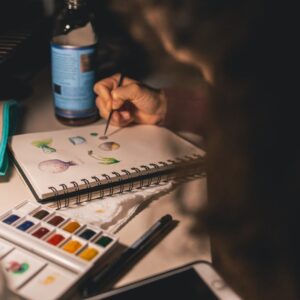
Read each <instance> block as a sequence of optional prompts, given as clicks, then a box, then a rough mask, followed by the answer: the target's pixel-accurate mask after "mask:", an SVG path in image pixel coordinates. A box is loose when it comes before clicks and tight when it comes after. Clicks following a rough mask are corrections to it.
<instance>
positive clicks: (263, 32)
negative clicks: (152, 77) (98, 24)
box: [95, 0, 300, 299]
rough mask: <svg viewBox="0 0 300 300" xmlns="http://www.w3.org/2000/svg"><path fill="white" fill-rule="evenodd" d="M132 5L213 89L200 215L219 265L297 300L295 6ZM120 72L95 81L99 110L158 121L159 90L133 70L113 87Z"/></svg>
mask: <svg viewBox="0 0 300 300" xmlns="http://www.w3.org/2000/svg"><path fill="white" fill-rule="evenodd" d="M137 5H140V9H139V10H138V11H143V12H144V15H145V17H146V18H147V20H148V22H149V23H150V24H152V26H153V28H154V29H155V30H156V32H157V34H158V35H159V36H160V39H161V41H162V43H163V45H164V47H165V48H166V49H167V51H168V52H169V53H170V54H171V55H173V56H174V57H175V58H176V59H178V60H180V61H182V62H186V63H189V64H192V65H194V66H195V67H197V68H198V69H199V72H201V73H202V74H203V76H204V77H205V79H206V81H207V82H208V85H209V87H210V99H209V111H208V114H209V116H208V118H207V124H206V127H207V141H206V143H207V149H206V150H207V157H206V168H207V180H208V206H207V208H206V210H205V211H204V212H202V213H201V214H200V215H199V217H198V220H197V222H198V228H199V229H200V228H203V224H206V226H207V228H208V230H209V232H210V235H211V241H212V250H213V262H214V264H215V266H216V268H217V269H218V270H219V272H220V273H221V274H222V275H223V276H224V278H225V279H226V280H227V281H228V283H229V284H230V285H231V286H232V287H233V288H235V289H236V290H237V291H238V292H239V293H240V295H241V296H242V297H244V298H246V299H300V268H299V267H300V255H299V253H300V251H299V250H300V249H299V245H300V243H299V236H300V235H299V233H298V228H299V225H300V224H299V222H300V221H299V220H300V219H299V216H298V212H299V210H298V203H299V201H300V200H299V187H300V183H299V182H300V181H299V179H300V178H299V170H300V166H299V153H300V152H299V141H298V136H299V134H298V130H297V128H298V127H299V125H298V119H299V117H298V115H299V110H298V109H297V102H298V101H299V96H298V94H299V91H298V87H299V83H298V82H297V81H296V80H297V76H293V74H294V72H293V71H294V70H298V66H296V58H297V57H298V56H299V53H297V52H296V48H297V47H296V45H295V44H296V40H297V37H298V36H299V34H298V33H297V31H296V30H298V29H297V28H299V24H296V23H299V21H297V20H299V18H297V17H295V16H292V14H293V12H297V11H298V10H297V9H296V8H295V7H294V5H295V4H292V2H291V1H287V2H284V3H282V2H280V3H277V2H276V1H266V0H245V1H239V0H227V1H222V0H188V1H184V0H177V1H175V0H173V1H172V0H159V1H156V0H144V1H143V0H139V1H137ZM118 76H119V75H118V74H117V75H115V76H112V77H111V78H107V79H104V80H102V81H100V82H98V83H97V84H96V85H95V92H96V93H97V94H98V97H97V100H96V101H97V106H98V108H99V110H100V112H101V115H102V117H104V118H107V117H108V114H109V112H110V111H111V109H118V111H117V112H114V114H113V118H112V124H113V125H117V126H126V125H128V124H129V123H132V122H136V123H141V124H159V123H160V122H162V121H163V119H164V117H165V115H166V113H167V99H166V96H165V94H164V92H163V91H160V90H154V89H151V88H148V87H146V86H145V85H143V84H141V83H139V82H136V81H135V80H132V79H130V78H126V79H125V81H124V83H123V86H122V87H119V88H116V85H117V82H118ZM170 101H171V99H170ZM168 105H169V106H171V105H172V104H171V103H169V104H168ZM182 109H184V107H183V108H182V107H179V108H178V113H180V110H182ZM192 117H193V118H197V112H195V114H194V115H193V116H192Z"/></svg>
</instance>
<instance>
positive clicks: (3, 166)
mask: <svg viewBox="0 0 300 300" xmlns="http://www.w3.org/2000/svg"><path fill="white" fill-rule="evenodd" d="M17 107H18V102H17V101H15V100H8V101H4V102H3V103H2V116H0V122H1V123H2V132H1V133H0V139H1V140H0V176H4V175H5V174H6V171H7V169H8V155H7V150H6V146H7V141H8V137H9V136H10V135H12V134H13V133H14V131H15V125H16V117H15V115H16V113H17ZM0 128H1V126H0Z"/></svg>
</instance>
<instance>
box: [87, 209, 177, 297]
mask: <svg viewBox="0 0 300 300" xmlns="http://www.w3.org/2000/svg"><path fill="white" fill-rule="evenodd" d="M172 220H173V219H172V216H171V215H165V216H163V217H162V218H161V219H159V220H158V221H157V222H156V223H154V224H153V225H152V226H151V227H150V228H149V229H148V230H147V231H146V232H145V233H144V234H143V235H142V236H141V237H140V238H138V239H137V240H136V241H135V242H134V243H133V244H132V245H131V246H130V247H128V248H126V249H125V250H124V251H123V252H122V254H121V255H120V256H119V257H118V258H117V259H116V260H115V261H114V262H112V263H111V264H109V265H108V266H107V267H106V268H104V269H103V270H102V271H101V272H100V273H98V274H97V275H96V276H95V277H94V278H92V279H91V281H90V282H89V283H88V285H87V287H86V288H85V289H84V292H83V294H84V296H85V297H91V296H94V295H96V294H98V293H99V292H100V291H101V289H102V288H103V286H104V285H105V283H106V282H108V281H109V280H110V279H111V278H113V277H114V276H117V275H118V273H120V272H121V271H122V269H123V268H124V267H125V266H128V264H130V262H131V261H132V260H134V259H135V258H136V257H137V256H138V255H139V254H140V253H141V252H142V251H143V250H144V249H145V248H146V247H147V246H148V244H149V243H151V242H152V241H153V240H154V238H155V237H157V234H159V233H162V232H163V231H164V230H165V229H166V228H167V227H168V226H169V225H170V223H171V222H172Z"/></svg>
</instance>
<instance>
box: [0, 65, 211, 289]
mask: <svg viewBox="0 0 300 300" xmlns="http://www.w3.org/2000/svg"><path fill="white" fill-rule="evenodd" d="M33 87H34V91H33V95H32V96H31V97H30V98H28V99H26V100H23V101H22V105H23V115H22V120H21V122H20V126H19V130H18V133H25V132H26V133H27V132H37V131H47V130H56V129H61V128H66V126H64V125H62V124H60V123H59V122H58V121H57V120H56V119H55V116H54V113H53V106H52V96H51V90H50V77H49V71H48V70H47V69H46V70H43V71H42V72H41V73H40V74H38V75H37V76H36V77H35V79H34V81H33ZM99 122H103V120H102V121H99ZM189 136H190V137H192V138H193V139H194V140H195V139H196V140H197V139H198V138H199V137H197V136H195V135H189ZM28 199H29V200H33V201H35V199H34V197H33V195H32V194H31V192H30V191H29V189H28V187H27V186H26V185H25V183H23V181H22V179H21V178H20V176H19V175H18V173H17V171H16V169H15V168H10V171H9V173H8V175H7V176H6V177H4V178H0V213H1V212H3V211H5V210H7V209H9V208H10V207H12V206H14V205H16V204H17V203H20V202H22V201H24V200H28ZM205 201H206V181H205V178H202V179H197V180H194V181H192V182H189V183H185V184H183V185H181V186H180V187H178V188H176V189H175V190H173V191H172V192H170V193H169V194H167V195H165V196H163V197H161V198H160V199H158V200H155V201H153V202H152V203H151V204H150V205H149V207H147V208H146V209H144V210H143V211H142V212H141V213H139V214H138V215H137V216H136V217H135V218H133V220H131V221H130V222H129V223H128V224H127V225H126V226H125V227H124V228H123V229H122V230H121V231H120V232H119V233H118V234H117V235H118V236H119V238H120V242H121V243H123V244H126V245H129V244H131V243H132V242H133V241H134V240H136V239H137V238H138V237H139V236H140V235H141V234H142V233H144V232H145V231H146V230H147V229H148V228H149V227H150V226H151V225H152V224H153V223H154V222H155V221H157V220H158V219H159V218H160V217H161V216H162V215H164V214H167V213H170V214H172V216H173V217H174V219H176V220H178V221H179V225H178V226H177V227H176V228H175V229H174V230H173V231H172V232H171V233H170V234H169V235H168V236H167V237H166V238H165V239H164V240H162V241H161V242H160V243H159V244H158V245H157V246H156V247H155V248H154V249H153V250H152V251H151V252H150V253H149V254H147V255H146V256H145V257H144V258H143V259H142V260H141V261H139V262H138V263H137V264H136V265H135V266H134V267H133V268H132V270H131V271H130V272H129V273H128V274H127V275H126V276H125V277H124V278H123V279H122V280H120V281H119V282H118V283H117V286H120V285H123V284H126V283H129V282H132V281H135V280H138V279H141V278H143V277H146V276H150V275H153V274H155V273H158V272H162V271H166V270H168V269H170V268H174V267H178V266H181V265H183V264H186V263H189V262H191V261H193V260H199V259H204V260H210V246H209V240H208V237H207V236H206V235H203V236H199V237H197V238H195V237H193V236H192V234H190V233H189V228H190V226H191V224H192V220H191V217H190V216H189V215H188V213H187V212H185V213H184V212H182V207H184V210H185V211H187V210H193V209H194V207H195V206H199V205H203V204H204V203H205Z"/></svg>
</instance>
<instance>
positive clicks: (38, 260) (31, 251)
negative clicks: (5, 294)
mask: <svg viewBox="0 0 300 300" xmlns="http://www.w3.org/2000/svg"><path fill="white" fill-rule="evenodd" d="M116 243H117V238H116V237H115V236H113V235H111V234H108V233H106V232H104V231H103V230H100V229H99V228H97V227H95V228H94V227H92V226H87V225H86V224H84V223H83V222H81V221H80V220H74V219H70V218H69V217H67V216H65V215H64V214H63V213H61V212H58V211H56V210H52V209H49V208H48V207H47V208H44V207H43V206H41V205H39V204H36V203H33V202H28V201H26V202H23V203H21V204H20V205H18V206H17V207H15V208H13V209H11V210H9V211H8V212H6V213H5V214H3V215H2V216H0V263H1V265H2V268H3V269H4V271H5V273H6V276H7V278H8V283H9V286H10V288H11V289H12V290H14V291H15V292H16V293H18V294H19V295H21V296H23V297H25V298H27V299H43V300H48V299H49V300H51V299H58V298H60V297H62V296H63V295H65V293H66V291H70V288H71V287H72V286H74V285H75V284H76V283H77V282H78V281H79V280H80V279H82V278H83V277H84V276H85V275H86V274H87V272H88V271H90V270H91V269H92V268H93V267H95V266H96V265H97V268H99V266H100V267H101V264H103V263H104V262H105V257H107V256H108V255H109V253H111V252H112V250H113V247H114V246H115V245H116Z"/></svg>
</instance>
